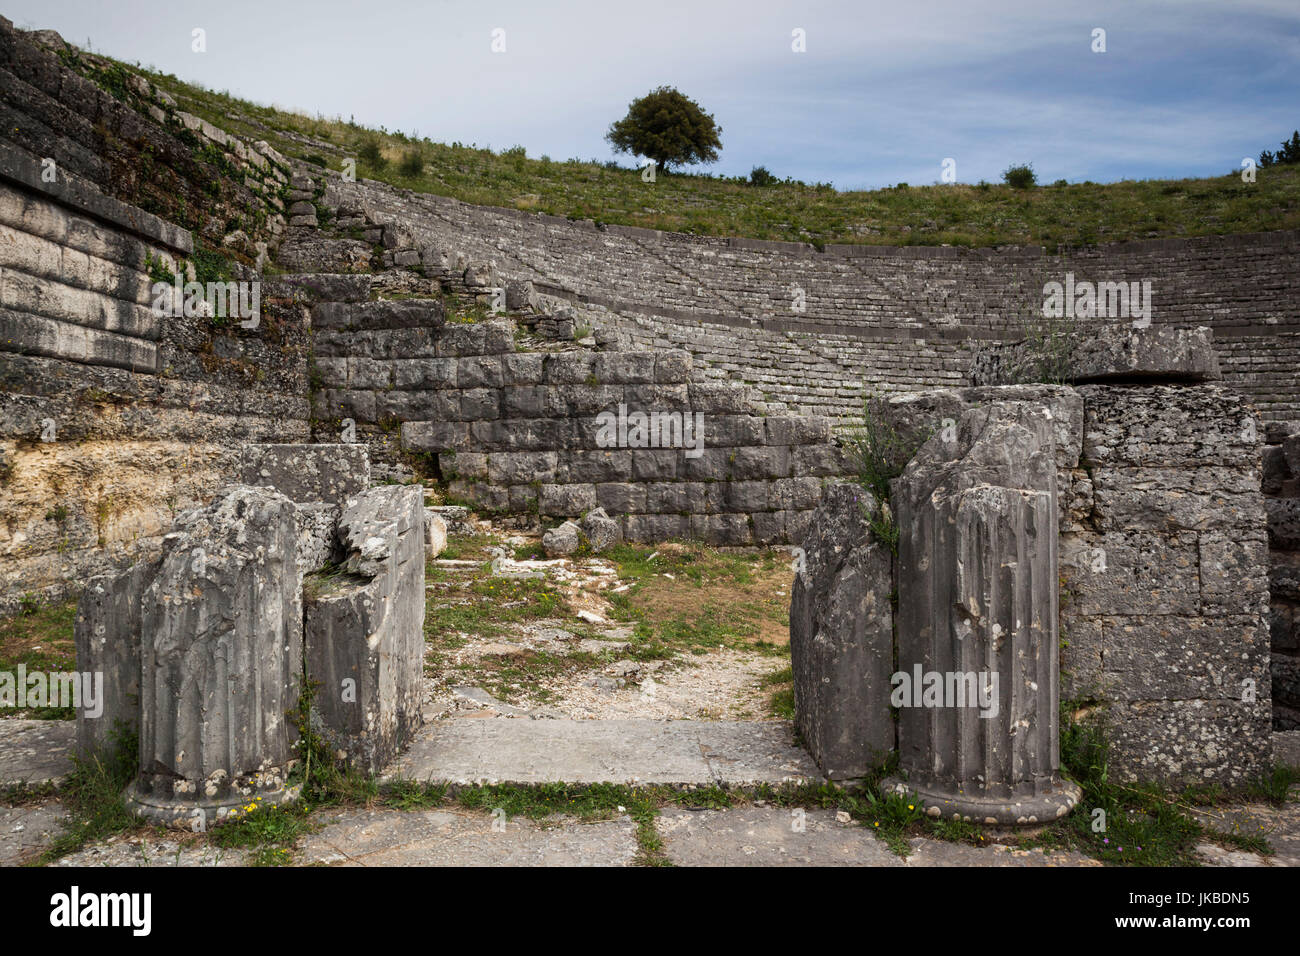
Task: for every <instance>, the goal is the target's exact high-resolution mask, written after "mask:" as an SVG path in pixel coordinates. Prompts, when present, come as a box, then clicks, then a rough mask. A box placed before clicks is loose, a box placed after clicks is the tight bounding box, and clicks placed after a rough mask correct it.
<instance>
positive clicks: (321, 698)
mask: <svg viewBox="0 0 1300 956" xmlns="http://www.w3.org/2000/svg"><path fill="white" fill-rule="evenodd" d="M338 544H339V547H340V550H341V552H342V554H343V555H345V559H344V563H343V564H342V566H341V567H336V568H327V569H325V570H324V571H322V572H318V573H316V574H312V575H308V577H307V578H306V580H305V581H304V596H305V601H306V632H305V633H306V653H307V674H308V679H309V680H310V681H311V682H312V683H313V685H314V686H315V693H314V696H313V701H312V728H313V730H314V731H315V732H316V733H318V734H320V735H321V737H322V738H324V740H325V741H326V742H327V743H328V744H329V745H330V747H331V748H332V749H333V750H334V752H335V756H336V757H337V758H338V759H346V760H348V761H349V762H350V763H351V764H352V766H354V767H356V768H358V769H360V770H362V771H363V772H373V773H378V772H379V771H380V770H382V769H383V767H384V765H385V764H386V763H387V762H388V761H389V760H390V759H391V758H392V757H393V755H394V754H396V752H397V750H398V749H399V748H400V747H401V746H402V745H403V744H404V743H405V742H406V741H407V740H408V739H409V738H410V736H411V734H412V733H414V731H415V730H416V729H417V728H418V727H419V726H420V723H421V712H420V704H421V701H422V699H423V696H424V695H423V681H424V609H425V596H424V561H425V557H424V555H425V510H424V499H423V491H422V489H421V488H419V487H418V486H414V485H383V486H380V487H377V488H371V489H370V490H369V491H364V492H362V493H360V494H358V495H355V496H354V497H352V498H349V499H348V500H347V501H346V502H345V503H344V506H343V513H342V515H341V516H340V518H339V523H338Z"/></svg>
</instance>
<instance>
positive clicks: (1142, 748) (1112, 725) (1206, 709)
mask: <svg viewBox="0 0 1300 956" xmlns="http://www.w3.org/2000/svg"><path fill="white" fill-rule="evenodd" d="M1257 693H1258V695H1259V696H1260V697H1261V698H1262V699H1263V700H1265V701H1267V699H1268V695H1269V688H1268V687H1267V686H1260V687H1259V688H1258V689H1257ZM1106 727H1107V731H1108V736H1109V739H1110V748H1111V750H1110V753H1111V771H1112V774H1113V775H1114V777H1115V779H1117V780H1118V781H1120V782H1130V781H1135V780H1142V781H1157V782H1160V783H1165V784H1172V785H1185V784H1188V783H1195V782H1198V781H1199V782H1202V783H1210V782H1218V783H1221V784H1223V785H1225V786H1232V785H1241V784H1243V783H1245V782H1246V781H1248V780H1250V779H1252V778H1254V777H1256V776H1258V774H1260V773H1261V772H1262V771H1263V769H1264V768H1265V767H1266V766H1267V765H1268V764H1269V762H1270V761H1271V760H1272V746H1271V727H1270V720H1269V716H1268V708H1267V706H1265V707H1264V708H1263V709H1262V710H1261V709H1260V708H1259V707H1256V706H1254V705H1253V704H1248V703H1244V702H1243V701H1241V700H1155V701H1133V702H1117V703H1115V704H1112V705H1111V706H1110V708H1109V711H1108V714H1107V717H1106Z"/></svg>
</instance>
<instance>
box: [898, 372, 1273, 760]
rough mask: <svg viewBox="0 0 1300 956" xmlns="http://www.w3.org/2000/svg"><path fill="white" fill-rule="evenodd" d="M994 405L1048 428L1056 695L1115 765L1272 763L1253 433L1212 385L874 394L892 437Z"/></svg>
mask: <svg viewBox="0 0 1300 956" xmlns="http://www.w3.org/2000/svg"><path fill="white" fill-rule="evenodd" d="M993 401H1031V402H1036V403H1038V404H1041V405H1043V406H1045V407H1047V408H1048V409H1049V410H1050V411H1051V413H1052V419H1053V421H1054V422H1055V424H1056V428H1055V435H1056V456H1057V462H1056V463H1057V492H1058V511H1059V529H1060V540H1059V555H1060V558H1059V574H1060V588H1061V592H1060V635H1061V644H1062V646H1061V654H1060V668H1061V699H1062V700H1063V701H1067V702H1070V703H1071V705H1072V707H1073V708H1074V710H1075V713H1076V716H1079V717H1084V716H1092V717H1095V718H1100V719H1103V720H1104V721H1105V724H1106V727H1107V729H1108V733H1109V738H1110V747H1111V752H1110V766H1111V771H1112V773H1113V774H1115V775H1116V777H1117V779H1123V780H1162V781H1170V782H1179V783H1197V782H1200V783H1205V782H1211V781H1213V782H1218V783H1221V784H1224V785H1232V784H1239V783H1242V782H1244V781H1245V780H1247V779H1248V778H1250V777H1251V776H1253V775H1255V774H1257V773H1259V772H1260V771H1262V770H1264V769H1266V768H1267V766H1268V764H1269V762H1270V760H1271V759H1272V751H1271V743H1270V731H1271V724H1272V720H1271V701H1272V697H1273V693H1274V691H1273V687H1272V682H1271V677H1270V644H1269V624H1268V620H1269V618H1268V613H1269V611H1268V603H1269V591H1268V587H1269V585H1268V578H1267V575H1268V553H1267V542H1266V534H1267V531H1266V528H1267V525H1266V518H1265V510H1264V499H1263V496H1262V495H1261V493H1260V455H1261V450H1262V447H1263V445H1262V443H1263V439H1264V430H1263V427H1262V426H1261V425H1260V423H1259V420H1258V417H1257V413H1256V412H1255V410H1254V409H1253V408H1252V407H1251V406H1250V405H1249V403H1247V402H1246V401H1245V400H1244V399H1243V398H1242V397H1241V396H1238V395H1236V394H1234V393H1233V392H1231V391H1230V390H1228V389H1226V388H1225V387H1224V386H1222V385H1219V384H1188V385H1163V384H1161V385H1149V386H1136V385H1103V384H1092V385H1081V386H1077V387H1065V386H1019V387H1005V386H991V387H978V388H967V389H958V390H939V391H932V392H921V393H916V394H914V395H907V396H897V397H894V398H891V399H889V400H887V401H884V402H881V403H879V404H878V405H877V406H876V407H877V408H878V410H879V411H880V414H882V415H884V416H886V417H887V418H888V419H889V420H890V421H892V422H894V423H895V424H896V426H897V427H898V428H899V430H900V432H901V433H903V434H904V435H915V434H920V433H924V432H923V430H925V429H928V428H930V427H933V426H934V424H935V423H936V422H939V421H941V420H942V419H943V418H945V417H947V418H951V419H953V420H954V421H956V420H959V419H960V417H961V415H960V413H961V411H962V410H963V409H966V408H969V407H971V406H982V405H986V404H988V403H990V402H993Z"/></svg>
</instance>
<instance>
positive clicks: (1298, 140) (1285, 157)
mask: <svg viewBox="0 0 1300 956" xmlns="http://www.w3.org/2000/svg"><path fill="white" fill-rule="evenodd" d="M1287 163H1300V130H1295V131H1293V132H1292V133H1291V138H1290V139H1284V140H1282V143H1281V145H1280V146H1278V150H1277V152H1276V153H1270V152H1269V151H1268V150H1264V152H1262V153H1260V154H1259V164H1260V165H1261V166H1275V165H1285V164H1287Z"/></svg>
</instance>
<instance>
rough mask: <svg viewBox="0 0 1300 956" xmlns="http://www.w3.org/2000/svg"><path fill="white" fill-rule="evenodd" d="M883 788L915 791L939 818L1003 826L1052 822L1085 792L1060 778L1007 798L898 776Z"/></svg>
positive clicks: (928, 811) (929, 813) (928, 812)
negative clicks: (1040, 790) (1034, 791)
mask: <svg viewBox="0 0 1300 956" xmlns="http://www.w3.org/2000/svg"><path fill="white" fill-rule="evenodd" d="M881 787H882V789H884V791H885V792H886V793H896V794H898V795H899V796H908V795H911V794H914V795H915V796H916V798H917V799H918V800H919V801H920V804H921V806H922V807H924V808H925V813H926V815H927V816H931V817H935V818H936V819H939V818H948V819H952V820H965V821H966V822H968V823H983V824H986V825H989V826H1004V827H1023V826H1035V825H1039V824H1043V823H1052V822H1053V821H1055V820H1059V819H1061V818H1062V817H1064V816H1065V815H1066V814H1067V813H1069V812H1070V811H1071V810H1073V809H1074V807H1075V806H1076V805H1077V804H1078V802H1079V798H1080V797H1081V796H1082V795H1083V791H1082V790H1081V789H1080V787H1079V785H1078V784H1077V783H1074V782H1073V781H1070V780H1061V781H1060V782H1059V783H1058V784H1057V785H1056V786H1054V787H1052V788H1051V789H1050V790H1049V791H1048V792H1046V793H1041V794H1033V795H1029V796H1024V797H1011V798H1007V799H1000V798H997V797H979V796H972V795H970V794H963V793H956V792H954V791H952V790H949V789H946V788H943V787H939V786H930V787H917V786H913V785H912V784H909V783H907V782H906V781H904V780H901V779H900V778H898V777H889V778H887V779H885V780H884V781H883V782H882V783H881Z"/></svg>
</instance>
